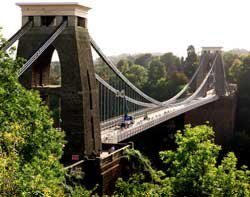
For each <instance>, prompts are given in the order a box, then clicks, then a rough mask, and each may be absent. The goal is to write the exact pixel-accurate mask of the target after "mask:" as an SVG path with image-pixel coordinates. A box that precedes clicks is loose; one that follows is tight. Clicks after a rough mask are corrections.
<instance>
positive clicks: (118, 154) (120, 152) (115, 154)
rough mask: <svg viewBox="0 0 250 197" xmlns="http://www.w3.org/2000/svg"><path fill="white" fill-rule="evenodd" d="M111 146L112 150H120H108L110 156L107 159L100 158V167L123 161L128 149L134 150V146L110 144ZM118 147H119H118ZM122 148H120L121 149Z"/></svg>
mask: <svg viewBox="0 0 250 197" xmlns="http://www.w3.org/2000/svg"><path fill="white" fill-rule="evenodd" d="M108 145H109V146H110V149H111V148H112V147H116V148H118V149H117V150H113V151H112V150H110V151H109V150H108V151H109V152H108V154H107V156H105V157H103V158H102V157H99V158H98V159H99V161H100V165H101V166H104V165H106V164H109V163H111V162H113V161H115V160H118V159H121V158H122V157H124V156H125V151H126V149H129V148H132V147H133V144H108ZM117 146H118V147H117ZM119 146H120V148H119Z"/></svg>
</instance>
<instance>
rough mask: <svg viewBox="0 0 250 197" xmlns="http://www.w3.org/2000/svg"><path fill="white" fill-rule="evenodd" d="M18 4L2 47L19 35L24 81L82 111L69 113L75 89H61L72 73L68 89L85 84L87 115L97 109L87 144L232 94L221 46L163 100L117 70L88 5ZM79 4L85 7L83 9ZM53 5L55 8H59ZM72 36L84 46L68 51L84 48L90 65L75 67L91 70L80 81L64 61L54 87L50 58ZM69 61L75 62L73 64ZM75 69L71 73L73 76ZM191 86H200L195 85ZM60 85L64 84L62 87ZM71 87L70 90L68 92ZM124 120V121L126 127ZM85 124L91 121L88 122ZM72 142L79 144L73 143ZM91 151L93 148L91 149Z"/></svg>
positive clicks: (114, 138) (115, 138)
mask: <svg viewBox="0 0 250 197" xmlns="http://www.w3.org/2000/svg"><path fill="white" fill-rule="evenodd" d="M18 5H19V6H20V7H21V8H22V13H23V26H22V28H21V29H20V30H19V31H17V33H15V34H14V35H13V36H12V37H11V38H10V39H9V40H8V41H7V42H6V43H5V44H3V46H1V50H2V51H6V50H7V49H9V48H10V47H11V46H12V45H13V44H14V43H15V42H16V41H18V40H19V47H18V53H17V55H18V56H20V57H24V58H26V59H27V61H26V63H25V64H24V65H23V66H22V67H21V68H20V70H19V72H18V77H19V78H20V81H21V83H23V84H24V86H25V87H28V88H35V89H37V90H40V91H41V92H42V93H41V94H42V95H44V92H47V93H48V92H50V93H51V92H52V93H55V94H59V95H60V96H61V99H62V101H61V103H60V105H62V106H60V107H62V110H64V107H63V105H64V106H65V105H68V106H67V109H66V110H65V112H66V113H67V112H68V113H71V115H72V116H73V117H75V118H76V116H75V114H77V113H79V112H76V111H75V114H74V109H72V110H71V112H69V111H70V110H69V109H70V108H72V107H69V105H72V102H71V101H70V103H68V104H67V102H66V100H69V99H72V100H74V98H73V97H71V96H72V95H73V94H74V93H72V92H71V93H70V94H71V95H70V98H66V97H67V96H65V94H64V95H63V93H62V92H64V93H65V89H67V85H66V84H67V79H66V78H68V77H72V78H70V80H73V81H74V85H72V83H69V85H68V88H69V89H70V90H71V91H73V90H75V89H76V86H78V87H80V88H78V89H77V90H76V92H77V94H78V96H79V94H82V95H84V99H85V98H86V99H87V100H88V101H89V102H86V103H87V105H88V106H89V107H90V111H89V112H86V114H85V116H89V115H88V113H89V114H93V113H97V114H95V115H94V116H93V117H95V118H94V119H95V121H94V119H93V117H92V118H85V119H88V121H89V122H90V124H91V125H90V127H91V128H92V129H91V132H92V136H91V137H90V138H91V140H90V139H86V140H88V142H86V141H85V144H88V143H89V140H90V141H93V140H94V141H95V139H94V138H99V139H98V140H97V141H98V142H96V143H99V144H100V143H119V142H121V141H123V140H126V139H128V138H130V137H132V136H134V135H136V134H138V133H141V132H143V131H145V130H147V129H149V128H151V127H154V126H156V125H158V124H160V123H163V122H165V121H167V120H169V119H171V118H174V117H176V116H178V115H180V114H183V113H185V112H187V111H189V110H192V109H195V108H197V107H200V106H203V105H206V104H208V103H211V102H214V101H216V100H218V99H219V98H220V96H223V95H226V94H228V92H227V85H226V80H225V73H224V66H223V60H222V56H221V51H220V50H217V49H216V50H214V49H212V48H207V49H206V50H205V51H203V54H202V55H201V57H200V62H199V66H198V68H197V70H196V71H195V73H194V74H193V76H192V78H191V79H190V81H189V82H188V83H187V84H186V85H185V86H184V87H183V89H182V90H181V91H180V92H179V93H178V94H176V95H175V96H174V97H172V98H169V99H166V100H165V101H158V100H156V99H154V98H152V97H150V96H148V95H147V94H145V93H144V92H142V91H141V90H140V89H138V88H137V87H136V86H135V85H134V84H133V83H131V82H130V81H129V80H128V79H127V78H126V77H125V76H124V75H123V74H122V73H121V72H120V71H119V70H118V68H117V66H116V65H115V64H114V63H113V62H112V61H111V60H110V59H109V58H108V57H107V56H105V54H104V53H103V52H102V50H101V49H100V47H98V45H97V44H96V43H95V41H94V40H93V38H91V37H90V36H89V34H88V32H87V27H86V20H87V18H86V14H87V11H88V10H89V8H87V7H85V6H82V5H80V4H77V3H71V4H65V3H64V4H60V3H57V4H53V3H51V4H50V3H36V4H35V3H20V4H18ZM63 6H64V7H65V6H67V9H66V11H64V12H63V11H62V10H61V8H62V7H63ZM44 7H45V9H44ZM42 8H43V9H42ZM79 9H80V10H81V12H79ZM51 10H54V13H53V12H52V11H51ZM56 11H59V12H56ZM70 12H72V13H73V12H78V13H77V14H72V15H68V14H67V15H65V13H70ZM58 13H59V14H58ZM51 14H52V15H51ZM53 14H54V16H53ZM63 35H64V36H63ZM68 35H74V36H75V37H74V38H73V40H72V38H69V37H68ZM77 36H78V37H79V38H78V37H77ZM81 37H83V39H82V40H83V42H84V45H83V46H80V45H81V44H80V43H79V42H80V41H79V39H80V38H81ZM67 41H69V42H73V41H77V42H78V43H77V44H79V46H68V47H69V50H70V47H71V49H75V52H76V53H82V54H79V56H80V55H83V56H84V57H83V59H80V60H79V59H78V60H77V61H82V63H83V64H86V63H87V64H88V66H91V68H89V69H88V68H87V69H86V66H85V65H79V62H73V64H74V65H72V67H75V66H76V64H77V66H80V67H85V68H83V70H85V71H87V72H86V73H87V75H82V76H79V77H77V78H79V81H78V82H77V80H74V79H75V78H76V75H79V72H80V75H81V74H82V73H81V72H82V71H81V69H80V70H78V74H76V73H73V74H72V72H71V71H70V68H64V65H62V85H61V87H57V86H56V87H55V86H54V87H53V86H52V85H50V84H49V81H48V77H49V69H48V63H49V62H50V61H51V55H52V52H53V51H54V50H55V49H57V50H58V51H59V53H60V50H61V49H60V48H62V47H64V48H65V47H67V46H66V45H65V46H62V45H60V44H58V43H59V42H61V43H64V42H67ZM57 45H58V46H57ZM81 47H85V49H80V48H81ZM63 50H65V49H63ZM63 50H61V51H62V52H61V53H62V54H59V57H60V58H61V57H63V56H67V58H64V59H63V58H62V60H60V61H61V63H62V64H68V63H69V61H72V60H70V59H69V58H72V59H74V58H75V57H73V56H74V55H72V54H71V55H70V56H69V55H68V54H67V52H65V51H63ZM93 51H94V52H95V53H97V54H98V56H99V58H100V59H101V60H102V63H103V65H102V66H103V68H105V70H106V73H107V74H105V75H104V74H103V73H97V72H95V70H94V65H93V57H92V53H93ZM83 53H85V54H83ZM86 53H87V55H86ZM84 59H87V60H84ZM80 64H81V62H80ZM67 66H68V67H70V65H67ZM72 67H71V69H72ZM72 70H74V69H72ZM74 72H76V70H74ZM27 73H29V74H27ZM70 73H71V74H72V75H70ZM85 77H86V78H85ZM83 78H84V79H83ZM93 78H95V81H93ZM76 83H79V84H76ZM83 83H86V84H83ZM191 85H192V86H193V87H194V86H195V87H196V88H195V89H193V90H192V88H191ZM93 86H95V87H93ZM57 89H60V91H59V90H57ZM69 89H67V90H66V91H69ZM84 91H85V92H84ZM59 92H60V93H59ZM45 94H46V93H45ZM47 96H48V95H47ZM84 99H83V100H84ZM93 103H95V104H96V106H95V112H94V111H93V105H94V104H93ZM79 104H81V103H79ZM78 107H79V106H76V108H78ZM82 110H84V109H82ZM63 112H64V111H62V113H63ZM80 113H81V116H84V115H83V114H84V112H80ZM125 116H127V117H130V119H131V118H132V119H131V120H130V121H128V122H129V124H127V125H126V124H125V121H126V120H125V118H126V117H125ZM66 117H67V115H66ZM66 117H63V115H62V117H61V118H62V124H61V125H62V127H63V129H65V130H66V133H72V130H74V129H72V122H73V124H74V122H75V121H74V120H73V119H74V118H73V119H72V118H71V119H70V120H67V118H66ZM85 119H84V118H83V119H82V120H80V121H82V122H85V121H84V120H85ZM69 121H71V123H69ZM122 123H123V126H121V125H122ZM67 124H70V126H69V127H67V126H66V125H67ZM75 124H76V125H74V126H73V127H78V128H77V129H80V130H82V129H83V127H82V125H81V126H80V125H77V123H76V122H75ZM85 124H88V123H86V122H85ZM93 124H98V125H99V126H97V127H96V128H95V129H94V125H93ZM64 125H65V127H64ZM85 128H86V127H85ZM78 132H79V131H78ZM83 132H85V131H83ZM93 132H95V134H93ZM96 133H97V134H96ZM70 140H74V139H70ZM72 143H73V144H74V142H72ZM91 143H95V142H91ZM94 146H96V145H94ZM97 147H99V148H98V150H97V149H96V148H93V147H92V150H91V151H93V149H95V150H94V151H95V154H97V155H98V154H100V153H101V148H100V145H97ZM85 149H86V148H85ZM92 153H93V152H91V153H87V154H92Z"/></svg>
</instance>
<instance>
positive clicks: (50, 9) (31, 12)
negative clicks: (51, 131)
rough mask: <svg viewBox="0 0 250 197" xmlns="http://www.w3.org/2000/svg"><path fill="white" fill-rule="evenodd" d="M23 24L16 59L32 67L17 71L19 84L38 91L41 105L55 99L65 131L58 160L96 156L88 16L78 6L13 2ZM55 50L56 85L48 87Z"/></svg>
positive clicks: (97, 135)
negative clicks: (58, 81) (58, 69)
mask: <svg viewBox="0 0 250 197" xmlns="http://www.w3.org/2000/svg"><path fill="white" fill-rule="evenodd" d="M17 5H18V6H20V7H21V10H22V24H23V26H25V25H26V24H29V25H30V28H29V29H28V31H27V32H26V33H25V34H24V35H23V36H22V37H21V38H20V40H19V44H18V49H17V56H18V57H23V58H25V59H27V60H29V61H30V62H32V63H30V64H31V65H28V63H29V61H28V62H27V63H26V64H27V66H26V67H24V68H23V69H21V73H20V75H21V76H20V82H21V83H22V84H23V86H25V87H26V88H28V89H36V90H38V91H39V92H40V94H41V97H42V99H43V100H44V102H47V103H48V102H49V101H50V99H51V97H52V96H53V95H56V96H57V97H59V98H60V105H61V107H60V109H61V110H60V119H61V120H59V121H60V126H61V128H62V129H63V130H64V131H65V132H66V140H67V145H66V147H65V154H64V157H63V160H64V162H65V163H73V162H76V161H78V160H82V159H84V158H95V157H97V156H99V155H100V152H101V134H100V122H99V109H98V103H97V95H98V89H97V85H96V79H95V72H94V66H93V59H92V54H91V46H90V41H89V33H88V29H87V14H88V11H89V9H90V8H89V7H86V6H84V5H81V4H79V3H48V2H46V3H45V2H42V3H17ZM55 50H56V51H57V53H58V56H59V60H60V66H61V85H57V86H54V85H52V84H51V83H50V80H49V77H50V65H51V60H52V55H53V52H54V51H55Z"/></svg>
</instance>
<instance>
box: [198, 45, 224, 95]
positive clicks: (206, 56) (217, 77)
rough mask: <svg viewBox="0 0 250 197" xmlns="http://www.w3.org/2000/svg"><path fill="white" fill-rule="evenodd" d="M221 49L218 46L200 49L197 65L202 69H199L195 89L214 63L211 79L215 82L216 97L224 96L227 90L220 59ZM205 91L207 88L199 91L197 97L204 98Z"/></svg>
mask: <svg viewBox="0 0 250 197" xmlns="http://www.w3.org/2000/svg"><path fill="white" fill-rule="evenodd" d="M222 48H223V47H220V46H212V47H202V50H201V57H200V63H199V64H200V65H202V67H201V68H200V70H199V73H198V76H197V87H199V86H200V84H201V83H202V81H203V80H204V78H205V76H206V73H207V72H208V71H209V69H210V68H211V66H212V64H213V63H214V64H215V65H214V69H213V77H214V82H215V92H216V94H217V95H218V96H224V95H226V88H227V85H226V75H225V68H224V62H223V58H222ZM206 91H207V86H205V87H204V88H203V90H201V91H200V94H199V95H200V96H202V95H203V96H206Z"/></svg>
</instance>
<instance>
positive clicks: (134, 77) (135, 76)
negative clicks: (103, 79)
mask: <svg viewBox="0 0 250 197" xmlns="http://www.w3.org/2000/svg"><path fill="white" fill-rule="evenodd" d="M124 75H125V77H127V78H128V80H129V81H131V83H133V84H134V85H135V86H136V87H137V88H139V89H142V88H143V87H144V85H145V84H146V82H147V80H148V71H147V69H145V68H144V67H143V66H140V65H136V64H133V65H131V66H130V67H129V69H128V70H127V72H126V73H124Z"/></svg>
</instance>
